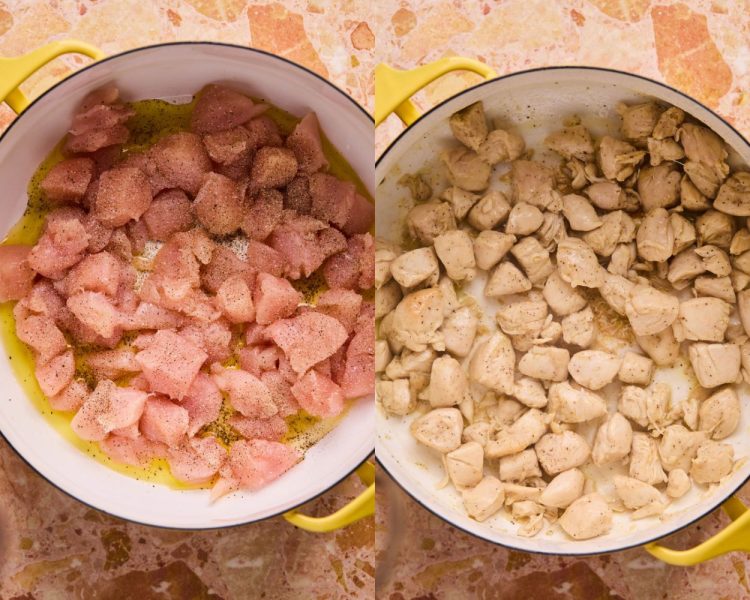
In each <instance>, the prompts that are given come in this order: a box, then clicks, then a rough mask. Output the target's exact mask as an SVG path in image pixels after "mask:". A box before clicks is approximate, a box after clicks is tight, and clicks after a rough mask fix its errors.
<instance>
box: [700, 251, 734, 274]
mask: <svg viewBox="0 0 750 600" xmlns="http://www.w3.org/2000/svg"><path fill="white" fill-rule="evenodd" d="M695 253H696V254H697V255H698V256H700V258H701V262H702V263H703V267H704V268H705V269H706V271H708V272H709V273H713V274H714V275H716V276H718V277H726V276H727V275H729V274H730V273H731V272H732V265H731V263H730V262H729V256H728V255H727V253H726V252H724V250H722V249H721V248H718V247H717V246H701V247H700V248H696V249H695Z"/></svg>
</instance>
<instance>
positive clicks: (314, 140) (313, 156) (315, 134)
mask: <svg viewBox="0 0 750 600" xmlns="http://www.w3.org/2000/svg"><path fill="white" fill-rule="evenodd" d="M320 138H321V136H320V125H319V123H318V117H317V115H316V114H315V113H314V112H310V113H307V114H306V115H305V116H304V117H303V118H302V120H301V121H300V122H299V123H297V125H296V126H295V127H294V130H293V131H292V133H291V134H289V137H288V138H287V139H286V145H287V147H288V148H291V150H292V152H294V155H295V156H296V157H297V162H298V163H299V169H300V171H302V172H303V173H308V174H309V173H315V172H316V171H321V170H325V169H327V168H328V161H327V160H326V157H325V154H324V153H323V144H322V143H321V139H320Z"/></svg>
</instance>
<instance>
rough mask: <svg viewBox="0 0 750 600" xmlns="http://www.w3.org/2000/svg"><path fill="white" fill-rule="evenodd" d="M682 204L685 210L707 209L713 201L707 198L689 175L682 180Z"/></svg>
mask: <svg viewBox="0 0 750 600" xmlns="http://www.w3.org/2000/svg"><path fill="white" fill-rule="evenodd" d="M680 204H681V205H682V207H683V208H684V209H685V210H695V211H697V210H706V209H708V208H711V202H710V201H709V200H708V198H706V197H705V196H704V195H703V194H702V193H701V192H700V190H699V189H698V188H697V187H695V184H694V183H693V182H692V181H691V180H690V178H689V177H688V176H687V175H683V176H682V179H681V180H680Z"/></svg>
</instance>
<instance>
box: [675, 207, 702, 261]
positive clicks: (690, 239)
mask: <svg viewBox="0 0 750 600" xmlns="http://www.w3.org/2000/svg"><path fill="white" fill-rule="evenodd" d="M669 224H670V225H671V226H672V232H673V233H674V249H673V254H678V253H680V252H682V251H683V250H685V249H686V248H689V247H690V246H692V245H693V244H694V243H695V240H696V232H695V225H693V223H692V222H691V221H688V220H687V219H686V218H685V217H683V216H682V215H681V214H679V213H676V212H673V213H671V214H670V215H669Z"/></svg>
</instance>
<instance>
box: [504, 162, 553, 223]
mask: <svg viewBox="0 0 750 600" xmlns="http://www.w3.org/2000/svg"><path fill="white" fill-rule="evenodd" d="M510 174H511V186H512V189H513V203H514V204H517V203H519V202H526V203H527V204H532V205H534V206H536V207H537V208H540V209H541V210H550V211H552V212H560V211H561V210H562V197H561V196H560V193H559V192H558V191H557V189H556V185H555V173H554V171H553V170H552V169H550V168H549V167H547V166H546V165H543V164H542V163H540V162H537V161H533V160H515V161H513V163H512V165H511V171H510Z"/></svg>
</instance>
